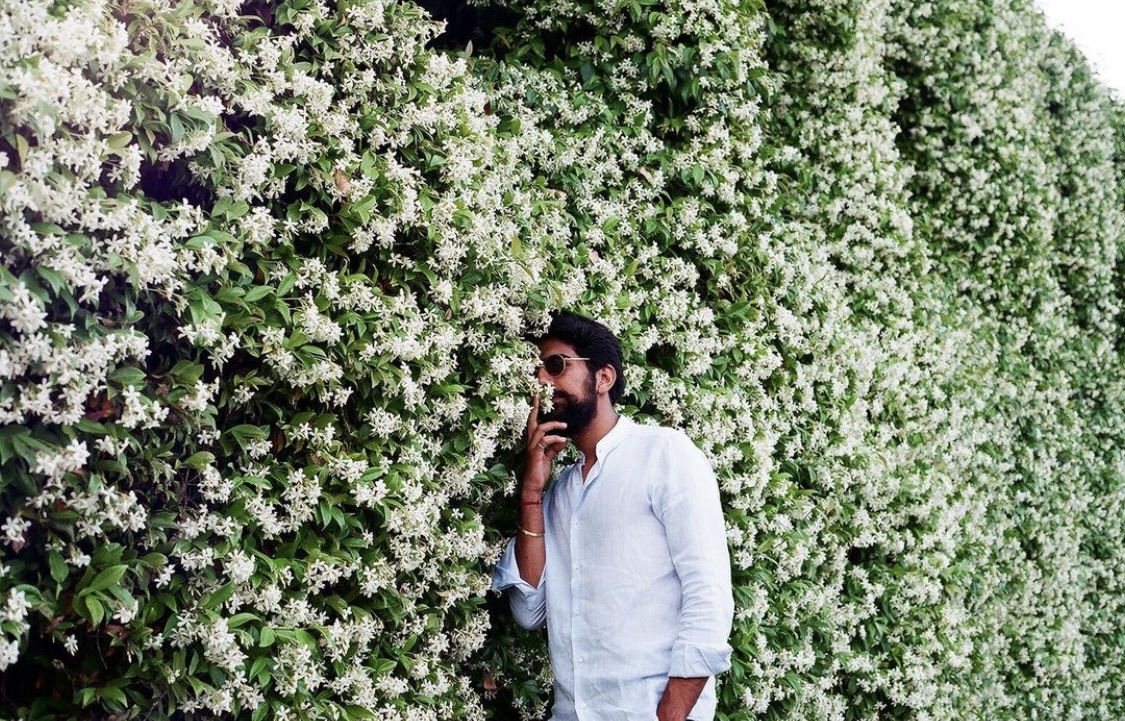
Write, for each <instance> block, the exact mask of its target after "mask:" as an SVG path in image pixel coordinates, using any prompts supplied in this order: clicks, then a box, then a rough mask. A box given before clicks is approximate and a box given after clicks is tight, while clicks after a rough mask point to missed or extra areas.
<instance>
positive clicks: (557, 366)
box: [539, 353, 590, 378]
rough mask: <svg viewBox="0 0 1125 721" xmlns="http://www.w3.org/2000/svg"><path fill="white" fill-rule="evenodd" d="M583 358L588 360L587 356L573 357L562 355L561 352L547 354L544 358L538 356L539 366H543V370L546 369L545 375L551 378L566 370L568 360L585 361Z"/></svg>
mask: <svg viewBox="0 0 1125 721" xmlns="http://www.w3.org/2000/svg"><path fill="white" fill-rule="evenodd" d="M585 360H590V359H589V358H574V357H571V356H567V355H563V354H562V353H556V354H554V355H549V356H547V357H546V358H540V359H539V364H540V365H541V366H543V370H545V371H547V375H549V376H551V377H552V378H557V377H558V376H561V375H562V374H563V372H564V371H565V370H566V364H567V363H568V362H569V361H585Z"/></svg>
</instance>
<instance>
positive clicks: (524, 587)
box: [492, 538, 539, 596]
mask: <svg viewBox="0 0 1125 721" xmlns="http://www.w3.org/2000/svg"><path fill="white" fill-rule="evenodd" d="M492 588H493V590H495V591H506V590H508V589H509V588H515V589H518V590H519V591H520V593H522V594H523V595H524V596H527V595H528V594H529V593H536V592H537V591H538V590H539V589H537V588H535V586H532V585H531V584H530V583H528V582H527V581H525V580H523V578H522V577H521V576H520V567H519V564H517V563H516V539H515V538H509V539H508V545H507V547H506V548H505V549H504V555H503V556H501V557H500V562H499V563H497V564H496V570H495V571H494V572H493V573H492Z"/></svg>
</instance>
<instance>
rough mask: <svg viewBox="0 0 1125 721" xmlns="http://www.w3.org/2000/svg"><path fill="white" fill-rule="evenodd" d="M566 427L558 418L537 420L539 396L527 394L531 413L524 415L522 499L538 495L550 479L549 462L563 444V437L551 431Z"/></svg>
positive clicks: (564, 441) (563, 446) (560, 450)
mask: <svg viewBox="0 0 1125 721" xmlns="http://www.w3.org/2000/svg"><path fill="white" fill-rule="evenodd" d="M563 428H566V424H565V423H563V422H562V421H548V422H546V423H540V422H539V396H532V397H531V413H529V414H528V416H527V453H526V462H525V465H524V471H523V487H522V488H521V489H520V490H521V495H522V496H523V497H524V500H527V499H528V498H529V497H532V496H534V497H536V498H538V497H539V496H541V495H542V494H543V488H544V486H546V485H547V481H548V480H549V479H550V478H551V463H552V462H553V461H554V460H555V456H557V455H558V454H559V453H560V452H562V449H563V448H565V447H566V442H567V441H566V438H564V437H562V436H559V435H554V432H557V431H560V430H562V429H563Z"/></svg>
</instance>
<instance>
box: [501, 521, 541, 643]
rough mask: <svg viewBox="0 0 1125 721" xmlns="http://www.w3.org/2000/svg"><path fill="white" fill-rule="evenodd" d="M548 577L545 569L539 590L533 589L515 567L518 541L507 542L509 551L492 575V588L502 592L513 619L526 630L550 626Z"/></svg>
mask: <svg viewBox="0 0 1125 721" xmlns="http://www.w3.org/2000/svg"><path fill="white" fill-rule="evenodd" d="M546 580H547V574H546V569H544V573H543V577H542V578H541V579H540V581H539V587H538V588H536V587H535V586H532V585H531V584H530V583H528V582H527V581H525V580H523V578H521V577H520V568H519V564H518V563H516V539H515V538H511V539H509V540H508V545H507V548H505V549H504V555H503V556H502V557H501V558H500V562H499V563H498V564H496V571H495V572H494V573H493V575H492V588H493V589H495V590H497V591H503V592H504V593H505V595H507V597H508V603H509V604H510V605H511V607H512V617H513V618H514V619H515V620H516V623H518V624H519V625H520V626H522V627H523V628H526V629H529V630H533V629H536V628H542V627H543V625H544V624H545V623H546V622H547V590H546V585H547V583H546Z"/></svg>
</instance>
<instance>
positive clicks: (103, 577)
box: [80, 564, 129, 594]
mask: <svg viewBox="0 0 1125 721" xmlns="http://www.w3.org/2000/svg"><path fill="white" fill-rule="evenodd" d="M128 570H129V567H128V566H126V565H124V564H122V565H119V566H110V567H109V568H106V569H103V570H102V571H101V573H99V574H98V575H97V576H95V577H94V580H93V581H91V582H90V585H89V586H86V587H85V588H83V589H82V590H81V591H80V593H83V594H86V593H93V592H94V591H104V590H105V589H107V588H109V587H110V586H113V585H116V584H117V583H120V582H121V579H122V578H124V577H125V572H126V571H128Z"/></svg>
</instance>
